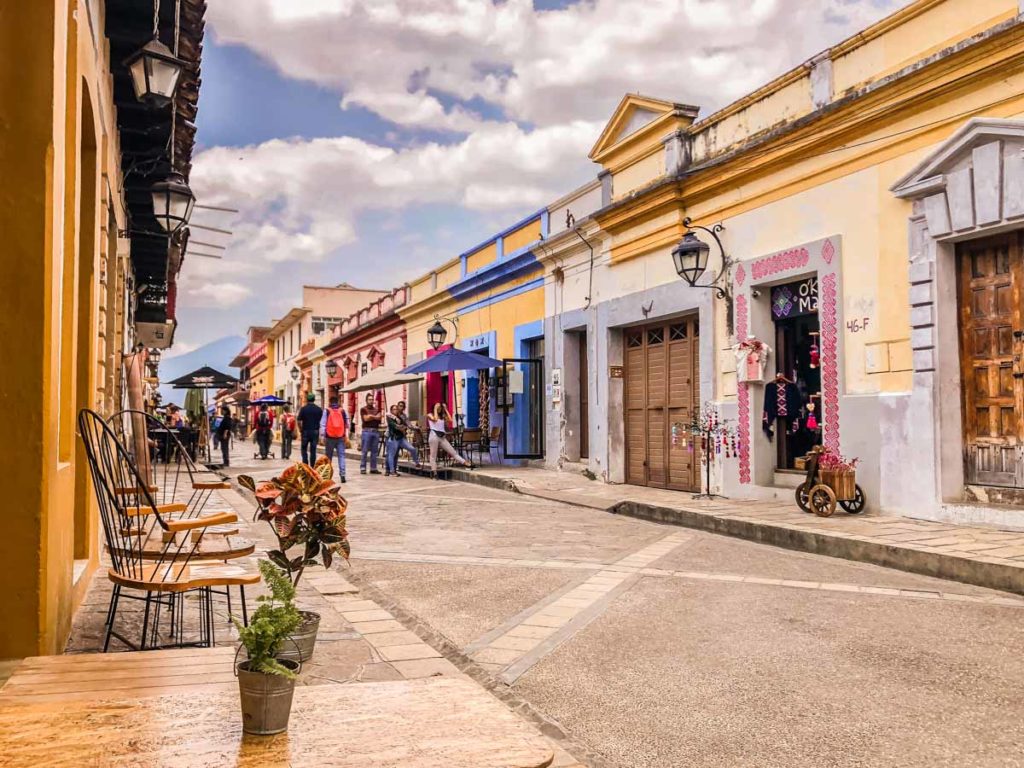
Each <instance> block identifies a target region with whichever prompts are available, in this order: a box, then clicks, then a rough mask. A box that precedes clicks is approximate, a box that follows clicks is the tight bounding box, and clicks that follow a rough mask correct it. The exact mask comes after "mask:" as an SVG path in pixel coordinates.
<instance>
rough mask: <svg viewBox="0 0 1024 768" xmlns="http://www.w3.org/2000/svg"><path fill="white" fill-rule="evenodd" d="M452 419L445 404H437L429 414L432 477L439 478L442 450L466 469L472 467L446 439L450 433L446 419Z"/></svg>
mask: <svg viewBox="0 0 1024 768" xmlns="http://www.w3.org/2000/svg"><path fill="white" fill-rule="evenodd" d="M451 417H452V415H451V413H449V411H448V406H446V405H445V404H444V403H435V404H434V407H433V409H431V411H430V413H429V414H427V427H428V428H429V429H430V435H429V437H428V438H427V442H428V443H429V445H430V474H431V476H432V477H437V451H438V449H441V450H442V451H444V452H445V453H447V454H448V455H449V456H451V457H452V458H453V459H455V461H457V462H458V463H459V464H461V465H462V466H464V467H472V465H471V464H470V463H469V462H468V461H466V460H465V459H464V458H462V457H461V456H459V454H458V452H457V451H456V450H455V449H454V448H453V447H452V444H451V443H449V442H448V438H447V437H445V433H447V432H448V427H447V425H446V424H445V420H446V419H450V418H451Z"/></svg>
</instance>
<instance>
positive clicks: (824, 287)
mask: <svg viewBox="0 0 1024 768" xmlns="http://www.w3.org/2000/svg"><path fill="white" fill-rule="evenodd" d="M832 240H833V238H826V239H825V240H824V241H823V242H822V244H821V252H820V258H821V261H820V262H819V261H818V257H817V255H816V257H815V266H816V268H817V270H818V281H819V282H818V291H819V295H818V314H819V322H820V324H821V350H820V352H821V388H822V393H821V394H822V405H823V408H822V411H823V414H824V425H823V426H824V444H825V447H826V448H828V449H829V450H832V451H836V452H839V446H840V431H839V310H840V307H839V298H838V295H837V294H838V276H837V275H836V272H835V269H837V267H838V263H833V262H834V261H835V260H836V257H837V255H838V249H837V247H836V245H835V243H833V242H832ZM809 245H811V244H809ZM810 262H811V255H810V253H809V251H808V249H807V247H803V246H802V247H799V248H791V249H790V250H788V251H780V252H779V253H774V254H772V255H770V256H765V257H764V258H761V259H757V260H755V261H753V262H749V264H748V266H749V273H748V271H747V269H744V266H743V265H742V264H740V265H739V266H738V267H737V268H736V272H735V274H734V278H733V280H734V283H735V285H736V287H737V289H739V290H737V295H736V298H735V300H734V308H735V312H736V340H737V341H741V342H742V341H745V340H746V339H747V338H748V335H749V331H750V325H749V320H750V314H749V312H750V306H749V303H748V302H749V298H748V295H747V292H746V290H749V288H750V286H749V285H748V286H746V290H743V286H744V283H753V282H756V281H758V280H764V279H765V278H768V277H771V276H772V275H776V274H779V273H781V272H787V271H791V270H797V269H802V268H804V267H806V266H807V265H808V264H810ZM821 262H824V264H822V263H821ZM736 399H737V406H738V412H737V420H738V425H737V446H736V448H737V455H738V458H739V481H740V483H741V484H743V485H747V484H749V483H750V482H751V466H750V464H751V426H750V422H751V413H750V408H751V397H750V390H749V385H747V384H743V383H741V384H739V385H738V387H737V393H736Z"/></svg>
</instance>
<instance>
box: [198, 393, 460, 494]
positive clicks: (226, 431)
mask: <svg viewBox="0 0 1024 768" xmlns="http://www.w3.org/2000/svg"><path fill="white" fill-rule="evenodd" d="M359 420H360V425H361V426H362V437H361V441H360V446H359V448H360V462H359V472H360V474H364V475H365V474H366V473H367V472H369V473H370V474H371V475H379V474H380V470H379V469H378V468H377V455H378V453H380V440H381V427H382V426H384V427H385V428H386V429H385V445H384V474H385V475H386V476H395V477H398V476H399V474H400V473H399V471H398V456H399V453H400V452H401V451H403V450H404V451H407V452H408V453H409V456H410V457H411V458H412V461H413V463H414V464H415V465H416V468H417V469H419V468H420V467H422V463H421V461H420V456H419V451H418V450H417V449H416V447H415V446H414V445H413V444H412V443H411V442H410V441H409V431H410V430H413V429H416V425H415V424H413V423H412V422H410V421H409V416H408V414H407V413H406V405H405V401H404V400H400V401H399V402H397V403H395V404H394V405H392V406H391V407H390V408H389V409H388V413H387V414H382V412H381V409H380V408H379V407H378V405H377V400H376V398H375V397H374V395H373V394H372V393H371V394H368V395H367V396H366V402H365V404H364V405H363V406H362V408H360V409H359ZM274 421H275V419H274V414H273V413H272V412H271V411H270V410H269V409H268V408H267V406H266V405H261V406H260V409H259V411H258V412H257V414H256V419H255V423H254V435H255V439H256V444H257V445H258V446H259V452H260V456H261V458H264V459H265V458H267V456H268V454H269V452H270V443H271V441H272V439H273V433H274ZM277 421H278V424H279V426H280V429H281V458H282V459H285V460H287V459H290V458H291V455H292V448H293V445H294V441H295V440H296V439H297V438H298V439H299V440H300V451H301V455H302V461H303V462H305V463H306V464H308V465H309V466H313V465H314V464H315V463H316V456H317V448H318V446H319V444H320V441H321V440H323V444H324V452H325V454H326V456H327V458H328V460H330V461H334V458H335V456H337V462H338V479H339V480H340V482H342V483H344V482H345V470H346V461H345V449H346V448H347V447H349V446H350V444H351V443H350V435H354V434H355V425H354V424H353V423H352V420H351V419H350V418H349V415H348V413H347V412H346V411H345V409H344V408H342V407H341V403H340V401H339V400H338V398H337V397H331V399H330V400H329V402H328V405H327V408H321V407H320V406H319V405H317V404H316V395H315V394H313V393H312V392H310V393H309V394H307V395H306V404H305V405H303V406H302V408H300V409H299V412H298V414H293V413H292V409H291V406H290V405H285V406H284V408H283V409H282V413H281V416H280V418H279V419H278V420H277ZM452 422H453V419H452V415H451V412H450V411H449V410H448V407H447V406H446V405H445V404H444V403H435V404H434V407H433V408H432V409H431V411H430V413H429V414H428V415H427V427H428V429H429V433H428V437H427V445H428V446H429V448H430V471H431V475H432V476H434V477H436V476H437V457H438V454H439V453H440V452H442V451H443V452H444V453H446V454H448V455H449V456H450V457H451V458H452V459H453V460H454V461H455V462H456V463H458V464H461V465H462V466H466V467H470V468H472V467H473V464H472V463H471V462H470V461H468V460H467V459H465V458H464V457H462V456H461V455H459V453H458V451H456V450H455V448H454V447H453V446H452V444H451V443H450V442H449V441H448V432H449V428H448V425H449V424H451V423H452ZM235 426H236V424H235V419H234V417H233V416H232V415H231V409H230V408H229V407H228V406H223V407H222V408H221V414H220V417H219V418H217V419H215V420H214V425H213V427H214V430H213V431H214V444H215V445H217V444H218V443H219V445H220V447H221V452H222V457H223V460H224V466H229V457H228V452H229V445H230V438H231V435H232V433H233V432H234V429H235Z"/></svg>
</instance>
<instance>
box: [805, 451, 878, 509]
mask: <svg viewBox="0 0 1024 768" xmlns="http://www.w3.org/2000/svg"><path fill="white" fill-rule="evenodd" d="M805 467H806V470H807V477H806V478H805V480H804V481H803V482H802V483H801V484H800V485H798V486H797V488H796V503H797V506H799V507H800V509H802V510H803V511H804V512H813V513H814V514H816V515H818V516H819V517H829V516H830V515H832V513H834V512H835V511H836V505H837V504H838V505H839V506H841V507H842V508H843V509H844V510H846V511H847V512H848V513H849V514H851V515H857V514H860V513H861V512H863V511H864V506H865V498H864V491H863V490H862V489H861V487H860V486H859V485H857V459H850V460H847V459H845V458H843V457H842V456H840V455H839V454H838V453H835V452H833V451H830V450H828V449H827V448H823V447H822V446H820V445H819V446H816V447H815V448H814V449H813V450H812V451H811V452H810V453H809V454H808V455H807V459H806V463H805Z"/></svg>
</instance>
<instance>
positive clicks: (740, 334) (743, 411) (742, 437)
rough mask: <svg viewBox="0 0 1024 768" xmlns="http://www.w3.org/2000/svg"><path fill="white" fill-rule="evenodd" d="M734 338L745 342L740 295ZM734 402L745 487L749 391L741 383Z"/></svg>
mask: <svg viewBox="0 0 1024 768" xmlns="http://www.w3.org/2000/svg"><path fill="white" fill-rule="evenodd" d="M735 304H736V338H737V339H738V340H739V341H746V340H747V317H748V316H747V297H746V296H745V295H743V294H740V295H739V296H737V297H736V300H735ZM736 400H737V405H738V413H737V421H738V422H739V425H738V429H737V431H738V433H739V434H738V438H739V439H738V443H737V446H736V447H737V452H738V453H739V460H740V462H739V469H740V483H741V484H743V485H747V484H748V483H750V390H749V389H748V387H747V384H745V383H743V384H740V385H739V391H738V392H737V393H736Z"/></svg>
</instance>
